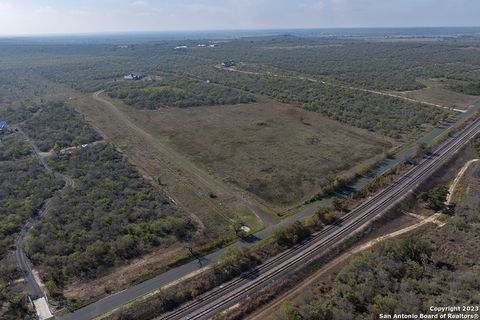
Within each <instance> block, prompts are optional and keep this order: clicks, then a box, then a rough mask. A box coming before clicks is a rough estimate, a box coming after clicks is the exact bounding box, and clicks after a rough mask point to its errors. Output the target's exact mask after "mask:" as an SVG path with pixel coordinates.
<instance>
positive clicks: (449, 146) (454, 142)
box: [159, 119, 480, 319]
mask: <svg viewBox="0 0 480 320" xmlns="http://www.w3.org/2000/svg"><path fill="white" fill-rule="evenodd" d="M479 125H480V121H479V119H477V120H475V122H474V123H472V124H470V125H469V126H468V127H466V128H464V129H463V130H462V131H461V132H459V133H457V135H456V136H455V137H454V138H451V139H448V140H446V141H444V142H443V143H442V144H441V145H440V146H439V147H438V148H437V149H436V150H435V154H438V156H437V157H429V158H427V159H424V160H422V161H421V162H420V163H419V164H418V165H417V166H415V167H414V168H412V169H411V170H409V171H408V172H407V173H406V174H405V175H404V176H402V177H401V178H399V179H398V180H397V181H395V182H394V183H392V184H391V185H389V186H388V187H386V188H385V189H383V190H381V191H379V192H378V193H377V194H376V195H375V196H373V197H372V198H370V199H369V200H367V201H365V202H364V203H363V204H361V205H360V206H358V207H357V208H356V209H354V210H352V211H351V212H349V213H347V214H346V215H345V216H344V217H342V219H340V220H339V223H345V225H344V226H343V227H340V228H339V227H338V223H337V224H336V225H329V226H328V227H326V228H324V229H323V230H321V231H320V232H318V233H316V234H314V235H313V236H312V237H311V238H310V239H308V240H306V241H304V242H303V243H302V244H300V245H297V246H295V247H293V248H291V249H288V250H286V251H285V252H283V253H282V254H280V255H277V256H276V257H274V258H272V259H270V260H269V261H267V262H266V263H264V264H262V265H260V266H259V267H257V268H256V269H255V270H253V271H251V272H249V273H246V274H245V275H244V276H243V277H238V278H236V279H234V280H232V281H230V282H228V283H227V284H226V285H224V286H221V287H217V288H216V289H213V290H211V291H210V292H208V293H206V294H204V295H202V296H200V297H199V298H197V299H196V300H194V301H192V302H190V303H187V304H185V305H184V306H182V307H180V308H178V309H176V310H173V311H172V312H170V313H167V314H165V315H163V316H161V317H160V318H159V319H176V318H178V316H180V314H183V313H185V312H187V311H188V310H191V309H193V308H195V307H197V306H199V305H201V304H203V303H204V302H205V301H206V300H209V299H212V298H214V297H215V296H219V295H221V294H224V293H225V292H226V291H227V290H228V289H230V288H232V287H235V286H237V285H239V284H241V283H242V282H246V281H248V280H246V279H245V277H248V276H254V275H255V274H257V273H259V272H262V271H265V270H268V269H270V267H271V266H272V265H279V264H280V265H283V266H282V267H281V268H279V269H277V270H275V272H274V273H270V274H269V273H264V276H263V277H262V275H260V276H259V278H261V279H259V278H257V280H256V281H254V282H247V283H246V284H244V285H243V286H244V287H242V288H241V290H240V291H239V292H238V293H237V294H234V295H232V296H231V297H229V298H227V299H226V300H224V301H223V302H221V303H219V304H217V305H214V306H212V307H210V308H208V309H206V310H204V311H203V312H200V313H199V314H198V315H196V316H194V317H193V318H190V319H197V318H199V317H202V316H205V315H206V314H208V313H211V312H212V311H214V310H215V309H218V308H219V307H220V306H221V305H222V306H223V305H226V304H227V303H228V302H229V301H232V300H235V299H237V298H238V297H239V296H241V295H243V294H244V293H245V292H248V291H251V290H252V289H254V288H258V287H259V286H260V285H262V284H263V283H264V282H265V281H268V280H271V279H272V278H274V277H276V276H278V274H279V273H283V272H284V271H287V270H288V269H290V268H291V267H292V266H294V265H296V264H299V261H305V260H306V259H310V257H311V256H312V254H314V253H316V252H317V251H318V250H320V249H323V248H324V247H328V246H330V245H331V244H334V243H335V242H337V241H338V240H341V239H343V236H345V235H346V234H347V233H349V232H351V231H352V230H355V229H356V228H357V227H358V226H363V225H364V224H365V220H368V219H371V218H373V217H376V216H377V215H378V214H379V213H381V212H383V211H384V210H386V209H388V207H389V206H391V205H393V204H394V203H392V201H391V199H392V197H393V198H395V197H397V196H399V195H401V194H402V193H404V192H406V191H409V190H411V188H412V186H414V185H415V184H416V183H417V182H418V181H420V180H421V179H422V178H423V177H424V176H425V175H426V174H428V173H430V171H432V170H433V169H435V167H436V166H437V165H438V164H439V163H441V162H442V161H443V160H444V159H445V158H447V157H449V156H450V153H449V152H450V151H451V150H455V152H456V151H458V149H459V147H458V146H463V145H464V144H465V141H468V140H470V139H471V138H472V136H473V135H475V134H477V130H478V127H479ZM432 160H433V161H432ZM402 184H403V186H401V185H402ZM399 186H400V188H399ZM390 193H393V194H390ZM400 198H401V197H400ZM400 198H399V199H400ZM397 200H398V199H397ZM335 231H337V232H336V233H335ZM319 238H321V239H320V241H318V242H316V240H318V239H319ZM312 243H313V244H312ZM299 248H303V250H302V251H301V252H300V253H298V252H297V251H298V249H299ZM292 259H294V260H292ZM212 303H213V302H212Z"/></svg>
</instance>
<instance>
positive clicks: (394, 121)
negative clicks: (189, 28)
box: [195, 68, 449, 138]
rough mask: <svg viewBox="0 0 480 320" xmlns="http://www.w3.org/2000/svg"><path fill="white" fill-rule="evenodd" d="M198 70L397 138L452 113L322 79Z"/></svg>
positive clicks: (416, 131)
mask: <svg viewBox="0 0 480 320" xmlns="http://www.w3.org/2000/svg"><path fill="white" fill-rule="evenodd" d="M195 72H197V73H198V74H199V76H202V77H205V78H208V79H212V81H215V82H219V83H222V84H225V85H228V86H232V87H236V88H239V89H242V90H245V91H249V92H255V93H260V94H264V95H268V96H271V97H273V98H275V99H278V100H280V101H282V102H287V103H296V104H299V105H300V106H302V107H303V108H305V109H307V110H312V111H316V112H320V113H322V114H324V115H326V116H328V117H329V118H332V119H334V120H337V121H340V122H343V123H347V124H350V125H352V126H355V127H359V128H364V129H368V130H372V131H379V132H382V133H384V134H387V135H389V136H392V137H395V138H399V137H400V136H402V135H405V134H412V133H418V132H419V131H421V130H422V129H424V127H423V126H424V125H426V124H430V125H436V124H438V123H439V122H440V121H442V120H445V119H446V118H447V117H448V115H449V113H448V112H447V111H446V110H444V109H440V108H436V107H432V106H428V105H423V104H419V103H412V102H409V101H405V100H402V99H399V98H395V97H390V96H383V95H378V94H373V93H370V92H365V91H360V90H354V89H349V88H345V87H338V86H332V85H328V84H323V83H321V82H312V81H308V80H299V79H293V78H285V77H275V76H263V75H250V74H239V73H234V72H227V71H222V70H216V69H214V68H198V69H197V70H196V71H195Z"/></svg>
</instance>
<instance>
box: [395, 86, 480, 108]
mask: <svg viewBox="0 0 480 320" xmlns="http://www.w3.org/2000/svg"><path fill="white" fill-rule="evenodd" d="M419 82H420V83H422V84H423V85H425V86H426V88H424V89H420V90H414V91H406V92H395V94H400V95H402V96H406V97H407V98H411V99H415V100H419V101H426V102H429V103H434V104H438V105H441V106H444V107H452V106H454V107H455V108H458V109H467V108H468V107H469V106H471V105H472V104H474V103H476V102H478V101H480V97H476V96H470V95H466V94H462V93H458V92H454V91H452V90H449V89H447V88H446V86H445V84H444V83H443V81H442V80H441V79H430V80H420V81H419Z"/></svg>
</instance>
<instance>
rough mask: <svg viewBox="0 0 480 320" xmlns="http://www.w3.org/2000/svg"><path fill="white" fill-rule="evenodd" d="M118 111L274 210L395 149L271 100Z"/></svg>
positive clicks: (378, 139)
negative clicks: (233, 104)
mask: <svg viewBox="0 0 480 320" xmlns="http://www.w3.org/2000/svg"><path fill="white" fill-rule="evenodd" d="M123 110H124V111H125V112H126V113H127V114H128V115H129V117H130V118H131V119H132V120H133V121H134V122H135V123H136V124H137V125H139V126H142V127H143V128H145V129H146V130H147V131H148V132H150V133H152V134H154V135H156V136H157V137H159V139H162V140H163V141H164V142H168V143H170V144H171V145H174V146H176V147H177V148H178V149H179V151H180V152H182V153H185V154H187V155H188V157H189V158H191V159H192V160H193V161H194V162H195V163H197V164H199V165H200V166H202V167H203V168H206V169H207V170H208V171H209V172H210V173H211V174H212V175H215V176H217V177H219V178H220V179H222V180H224V181H228V182H230V183H232V184H234V185H235V186H238V187H240V188H241V189H244V190H247V191H249V192H250V193H252V194H254V195H256V196H257V197H258V198H260V199H261V200H263V202H265V203H266V204H268V205H269V206H272V205H273V206H274V207H275V206H285V205H291V204H294V203H295V202H298V201H299V200H302V199H305V198H306V197H308V196H310V195H311V194H312V193H315V192H318V190H319V188H321V187H323V186H326V185H327V184H329V183H330V182H331V181H332V180H333V179H334V178H335V177H336V176H339V175H347V174H352V173H353V172H354V171H355V170H358V169H359V168H360V167H362V166H365V165H367V164H368V163H370V162H371V161H372V160H373V159H374V158H376V156H381V155H382V151H384V150H387V149H390V148H391V147H392V145H393V142H392V141H390V140H389V141H387V140H386V139H385V138H382V137H380V136H378V135H376V134H373V133H370V132H367V131H365V130H361V129H356V128H352V127H349V126H346V125H342V124H340V123H338V122H335V121H332V120H329V119H326V118H324V117H322V116H321V115H319V114H318V113H314V112H308V111H305V110H303V109H300V108H296V107H293V106H290V105H286V104H281V103H278V102H273V101H263V102H261V103H256V104H249V105H236V106H213V107H201V108H190V109H178V108H164V109H160V110H155V111H150V110H133V109H131V108H129V107H124V108H123Z"/></svg>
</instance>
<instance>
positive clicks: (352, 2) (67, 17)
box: [0, 0, 480, 37]
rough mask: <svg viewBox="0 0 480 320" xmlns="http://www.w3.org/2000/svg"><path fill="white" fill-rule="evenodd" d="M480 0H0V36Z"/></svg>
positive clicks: (457, 9) (441, 23)
mask: <svg viewBox="0 0 480 320" xmlns="http://www.w3.org/2000/svg"><path fill="white" fill-rule="evenodd" d="M478 12H480V2H479V1H475V0H404V1H401V2H400V1H395V0H298V1H285V0H280V1H274V0H226V1H221V0H197V1H193V0H177V1H173V0H163V1H159V0H118V1H114V0H97V1H94V0H84V1H80V0H68V1H60V0H37V1H34V0H17V1H12V0H0V36H2V37H5V36H41V35H46V36H53V35H91V34H118V33H153V32H167V33H168V32H171V33H173V32H210V31H252V30H282V29H284V30H291V29H330V28H331V29H339V28H347V29H348V28H414V27H418V28H424V27H431V28H434V27H475V26H478V25H479V23H478Z"/></svg>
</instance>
